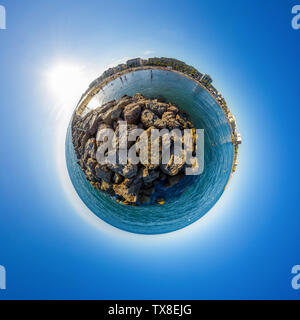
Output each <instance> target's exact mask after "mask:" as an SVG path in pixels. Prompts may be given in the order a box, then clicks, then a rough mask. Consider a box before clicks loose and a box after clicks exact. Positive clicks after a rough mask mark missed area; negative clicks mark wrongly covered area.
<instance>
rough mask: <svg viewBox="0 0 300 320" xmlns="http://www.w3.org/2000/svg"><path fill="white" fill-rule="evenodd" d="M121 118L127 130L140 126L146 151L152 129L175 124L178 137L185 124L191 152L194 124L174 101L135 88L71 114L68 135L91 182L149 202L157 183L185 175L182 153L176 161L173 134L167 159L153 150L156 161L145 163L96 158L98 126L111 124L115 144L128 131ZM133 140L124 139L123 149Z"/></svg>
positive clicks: (134, 201)
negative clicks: (132, 92)
mask: <svg viewBox="0 0 300 320" xmlns="http://www.w3.org/2000/svg"><path fill="white" fill-rule="evenodd" d="M120 121H126V122H127V127H128V133H130V131H131V130H133V129H143V130H145V132H146V134H147V136H148V141H149V144H148V150H144V151H145V152H148V151H149V148H151V141H152V140H151V139H150V132H151V129H159V130H161V129H169V130H173V129H179V130H180V131H181V132H182V137H183V136H184V131H183V130H184V129H192V130H191V132H192V137H193V146H192V152H193V153H195V139H196V134H195V132H196V131H195V128H194V127H193V125H192V123H191V122H190V121H189V120H188V118H187V115H186V114H185V113H184V112H182V111H181V110H179V109H178V107H177V106H175V105H174V104H171V103H166V102H164V101H162V100H159V99H146V98H145V97H143V96H142V95H141V94H138V93H137V94H135V95H134V96H133V97H130V96H127V95H125V96H123V97H122V98H121V99H120V100H118V101H115V100H113V101H110V102H108V103H106V104H104V105H102V106H100V107H98V108H96V109H95V110H92V111H90V112H88V113H87V114H86V115H84V116H80V115H78V114H75V115H74V118H73V122H72V141H73V145H74V149H75V152H76V155H77V159H78V164H79V165H80V167H81V169H82V170H83V172H84V174H85V176H86V178H87V179H88V181H89V182H90V183H91V185H92V186H93V187H94V188H95V189H97V190H100V191H102V192H105V193H108V194H110V195H111V196H114V197H115V198H116V200H117V201H118V202H122V203H124V204H127V205H142V204H149V203H150V201H151V195H152V194H153V193H154V192H155V187H156V186H157V185H158V184H160V185H163V186H164V187H165V188H168V187H170V186H173V185H175V184H177V183H178V182H179V181H180V180H181V179H182V178H184V176H185V172H184V169H185V167H186V166H187V165H186V164H185V161H184V156H183V157H182V161H181V162H180V161H179V162H178V161H175V159H174V157H175V155H174V148H173V144H174V137H173V138H171V140H170V143H171V157H170V161H169V162H168V163H167V164H163V163H162V161H161V157H162V155H161V152H160V153H159V154H158V155H157V156H158V157H159V159H158V162H157V164H153V161H151V159H150V158H149V163H148V164H142V163H139V164H131V163H130V162H129V163H127V164H120V163H119V162H117V163H116V164H110V163H107V164H101V163H99V162H98V161H97V157H96V153H97V149H98V148H99V147H100V146H101V144H103V141H102V140H101V139H100V138H99V133H100V131H101V130H103V129H112V130H114V133H115V136H116V143H117V145H121V143H122V141H121V140H122V139H124V138H125V139H126V140H127V137H124V136H122V135H121V134H119V133H120V128H119V124H120V123H121V122H120ZM139 138H140V137H138V138H137V141H138V139H139ZM182 142H183V138H182ZM134 143H135V142H128V144H127V149H128V150H129V149H130V148H131V147H132V146H133V145H134ZM160 150H161V149H160ZM139 153H143V150H139ZM147 154H148V155H150V154H151V153H150V152H149V153H147ZM149 157H151V156H149ZM177 160H178V159H177ZM157 203H159V204H164V199H157Z"/></svg>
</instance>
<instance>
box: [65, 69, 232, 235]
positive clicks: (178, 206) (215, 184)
mask: <svg viewBox="0 0 300 320" xmlns="http://www.w3.org/2000/svg"><path fill="white" fill-rule="evenodd" d="M137 92H139V93H141V94H142V95H144V96H145V97H148V98H151V97H158V96H162V97H164V98H165V99H166V100H167V101H170V102H173V103H175V104H176V105H177V106H178V107H179V108H181V109H183V110H185V111H186V112H187V113H188V114H189V116H190V120H191V121H192V123H193V124H194V126H195V127H196V128H197V129H204V132H205V150H204V151H205V160H204V171H203V173H202V174H201V175H200V176H196V177H187V178H185V179H184V180H183V181H182V182H181V183H180V184H178V185H175V186H173V187H172V188H169V189H168V190H163V189H160V191H159V192H160V194H159V195H160V196H164V197H165V198H166V199H167V201H166V203H165V204H164V205H162V206H161V205H158V204H152V205H147V206H138V207H131V206H125V205H123V204H120V203H117V202H116V201H115V200H114V199H112V198H111V197H110V196H108V195H105V194H103V193H101V192H99V191H97V190H95V189H94V188H93V187H92V186H91V185H90V183H89V182H88V181H87V180H86V178H85V176H84V174H83V172H82V170H81V168H80V166H79V165H78V164H77V158H76V155H75V151H74V148H73V144H72V139H71V127H70V126H69V128H68V133H67V137H66V159H67V167H68V171H69V174H70V178H71V181H72V183H73V185H74V187H75V189H76V191H77V193H78V195H79V197H80V198H81V199H82V201H83V202H84V203H85V204H86V206H87V207H88V208H89V209H90V210H91V211H92V212H93V213H94V214H95V215H97V216H98V217H99V218H100V219H102V220H104V221H106V222H107V223H109V224H111V225H113V226H115V227H117V228H120V229H123V230H126V231H129V232H134V233H142V234H160V233H166V232H171V231H175V230H178V229H181V228H183V227H185V226H187V225H189V224H191V223H193V222H195V221H196V220H198V219H199V218H201V217H202V216H203V215H205V214H206V213H207V212H208V211H209V210H210V209H211V208H212V207H213V206H214V204H215V203H216V202H217V201H218V199H219V198H220V197H221V195H222V193H223V191H224V188H225V186H226V184H227V181H228V179H229V176H230V172H231V168H232V162H233V144H232V140H231V133H230V127H229V124H228V122H227V120H226V117H225V115H224V113H223V111H222V110H221V109H220V107H219V106H218V104H217V103H216V101H215V100H214V99H213V98H212V97H211V96H210V94H209V93H208V92H207V91H206V90H204V89H203V88H202V87H200V86H199V85H197V84H196V83H195V82H194V81H193V80H191V79H188V78H186V77H185V76H183V75H179V74H177V73H175V72H172V71H162V70H153V71H152V77H151V71H150V70H140V71H134V72H131V73H129V74H127V75H126V78H125V77H124V76H123V77H122V79H120V78H118V79H116V80H113V81H112V82H110V83H109V84H107V85H106V86H105V87H104V88H103V90H100V92H99V93H98V94H97V95H96V96H95V97H94V98H93V99H92V100H91V102H90V104H89V106H88V107H89V108H95V107H97V106H99V105H100V104H102V103H105V102H108V101H110V100H113V99H119V98H120V97H121V96H123V95H124V94H127V95H133V94H135V93H137ZM70 123H71V122H70Z"/></svg>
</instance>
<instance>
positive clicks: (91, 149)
mask: <svg viewBox="0 0 300 320" xmlns="http://www.w3.org/2000/svg"><path fill="white" fill-rule="evenodd" d="M96 150H97V144H96V139H95V138H90V139H88V141H87V143H86V145H85V149H84V159H86V160H88V158H92V159H96Z"/></svg>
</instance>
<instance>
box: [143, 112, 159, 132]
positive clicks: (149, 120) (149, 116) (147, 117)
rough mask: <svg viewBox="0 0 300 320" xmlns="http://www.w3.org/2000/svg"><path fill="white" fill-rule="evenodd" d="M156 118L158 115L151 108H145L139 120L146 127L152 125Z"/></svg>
mask: <svg viewBox="0 0 300 320" xmlns="http://www.w3.org/2000/svg"><path fill="white" fill-rule="evenodd" d="M156 120H158V117H157V115H155V114H154V113H153V112H152V111H151V110H148V109H146V110H144V111H143V112H142V115H141V121H142V124H143V125H144V126H145V127H146V128H150V127H152V126H154V123H155V121H156Z"/></svg>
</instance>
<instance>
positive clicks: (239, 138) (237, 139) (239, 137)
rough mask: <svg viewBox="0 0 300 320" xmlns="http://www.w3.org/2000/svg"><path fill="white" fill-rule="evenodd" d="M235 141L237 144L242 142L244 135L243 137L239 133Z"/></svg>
mask: <svg viewBox="0 0 300 320" xmlns="http://www.w3.org/2000/svg"><path fill="white" fill-rule="evenodd" d="M235 143H236V144H241V143H242V137H241V135H240V134H239V133H238V134H237V135H236V137H235Z"/></svg>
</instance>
